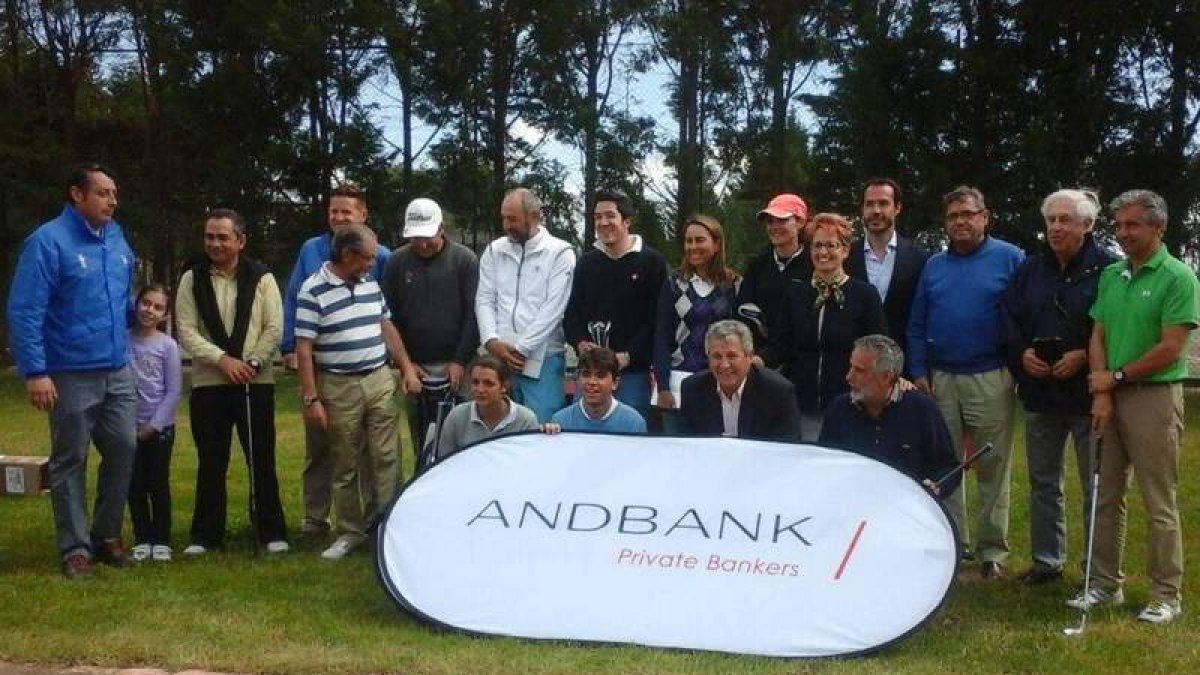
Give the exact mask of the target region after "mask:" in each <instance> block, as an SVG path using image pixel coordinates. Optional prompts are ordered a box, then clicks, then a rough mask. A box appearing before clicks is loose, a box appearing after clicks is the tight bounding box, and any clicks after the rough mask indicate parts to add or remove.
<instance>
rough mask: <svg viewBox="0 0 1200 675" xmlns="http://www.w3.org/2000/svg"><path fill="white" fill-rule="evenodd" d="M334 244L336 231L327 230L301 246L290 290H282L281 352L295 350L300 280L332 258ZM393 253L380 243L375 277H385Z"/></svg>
mask: <svg viewBox="0 0 1200 675" xmlns="http://www.w3.org/2000/svg"><path fill="white" fill-rule="evenodd" d="M332 244H333V234H332V233H330V232H326V233H325V234H322V235H318V236H316V237H313V238H312V239H309V240H308V241H306V242H304V245H303V246H301V247H300V253H299V254H298V255H297V256H296V266H295V267H293V268H292V276H290V277H288V285H287V290H286V291H284V293H283V338H282V339H280V341H279V353H280V354H291V353H292V352H294V351H296V296H297V295H298V294H299V293H300V286H301V284H303V283H304V282H305V281H306V280H307V279H308V278H309V277H311V276H312V275H313V274H314V273H315V272H316V271H317V270H319V269H321V265H324V264H325V262H326V261H327V260H329V251H330V247H331V245H332ZM391 255H392V252H391V251H390V250H388V247H386V246H384V245H383V244H380V245H379V250H378V251H377V252H376V253H375V265H374V266H373V267H372V268H371V278H372V279H374V280H375V281H380V280H382V279H383V268H384V266H385V265H387V261H388V258H389V257H390V256H391Z"/></svg>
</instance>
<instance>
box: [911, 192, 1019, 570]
mask: <svg viewBox="0 0 1200 675" xmlns="http://www.w3.org/2000/svg"><path fill="white" fill-rule="evenodd" d="M942 203H943V205H944V207H945V214H946V216H945V227H946V235H947V237H948V238H949V240H950V246H949V248H948V249H947V250H946V251H943V252H941V253H938V254H936V255H934V256H933V257H931V258H930V259H929V262H928V264H926V265H925V269H924V271H922V272H921V279H920V281H918V282H917V291H916V295H915V296H914V298H913V306H912V313H911V318H910V319H909V323H908V357H909V359H910V361H911V367H912V375H913V380H914V382H915V383H916V385H917V387H918V388H920V389H921V390H922V391H924V392H925V393H927V394H931V395H933V396H934V398H936V399H937V402H938V408H939V409H940V410H941V411H942V416H943V417H945V418H946V426H947V427H949V429H950V436H951V438H952V439H953V441H954V451H955V453H956V454H957V455H958V457H959V458H960V459H961V458H962V457H963V455H964V437H965V436H967V435H969V436H970V438H971V442H972V444H973V446H974V447H976V448H982V447H983V446H984V445H986V444H988V443H991V444H992V445H993V447H994V448H995V452H993V453H992V454H990V455H989V456H987V457H984V458H982V459H980V461H979V462H978V463H977V464H976V465H975V468H976V470H977V471H978V474H977V476H978V480H977V482H978V485H979V492H980V513H979V524H978V528H979V529H978V533H977V546H978V548H979V557H980V560H982V561H983V565H982V567H981V569H980V573H981V575H982V576H983V578H984V579H998V578H1000V577H1002V576H1003V575H1004V563H1005V560H1006V559H1007V558H1008V505H1009V475H1010V473H1011V463H1010V455H1011V451H1012V422H1013V410H1014V408H1015V399H1014V396H1013V378H1012V375H1011V374H1010V373H1009V371H1008V368H1007V367H1006V357H1007V352H1006V342H1005V337H1006V333H1005V319H1004V315H1003V313H1002V311H1001V301H1002V299H1003V296H1004V290H1005V288H1007V287H1008V283H1009V281H1010V280H1011V279H1012V278H1013V275H1014V274H1015V273H1016V270H1017V267H1018V266H1020V264H1021V261H1023V260H1024V259H1025V254H1024V253H1022V252H1021V249H1019V248H1017V247H1016V246H1013V245H1012V244H1009V243H1007V242H1003V241H1000V240H999V239H994V238H992V237H990V236H988V235H987V226H988V221H989V213H988V210H987V206H986V204H985V203H984V200H983V194H982V193H981V192H980V191H979V190H977V189H975V188H972V187H967V186H960V187H957V188H955V189H954V190H953V191H951V192H950V193H949V194H947V195H946V196H945V197H943V198H942ZM963 487H964V489H962V490H957V491H956V492H955V493H954V494H953V495H952V496H951V497H950V499H948V500H947V506H948V507H949V510H950V515H951V516H952V517H953V518H954V521H955V523H956V525H957V526H958V532H959V537H960V538H961V541H960V542H959V543H960V545H961V546H962V547H963V554H964V557H968V556H969V555H970V554H969V550H970V549H969V546H970V536H969V530H968V528H967V518H966V499H965V496H964V495H965V493H966V489H965V487H966V484H965V482H964V484H963Z"/></svg>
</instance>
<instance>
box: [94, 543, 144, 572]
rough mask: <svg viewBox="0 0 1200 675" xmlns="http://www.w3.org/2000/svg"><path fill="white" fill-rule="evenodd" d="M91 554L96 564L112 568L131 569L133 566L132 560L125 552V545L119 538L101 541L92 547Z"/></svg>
mask: <svg viewBox="0 0 1200 675" xmlns="http://www.w3.org/2000/svg"><path fill="white" fill-rule="evenodd" d="M94 549H95V550H94V551H93V552H92V555H93V557H95V559H96V562H100V563H104V564H105V565H111V566H112V567H131V566H133V564H134V562H133V558H130V557H129V554H128V553H126V552H125V544H123V543H122V542H121V538H120V537H113V538H111V539H102V540H100V542H99V543H98V544H96V545H95V546H94Z"/></svg>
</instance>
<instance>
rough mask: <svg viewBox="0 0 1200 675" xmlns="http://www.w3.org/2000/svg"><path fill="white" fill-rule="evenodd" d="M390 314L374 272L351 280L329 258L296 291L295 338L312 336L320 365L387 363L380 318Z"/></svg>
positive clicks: (347, 368) (338, 368)
mask: <svg viewBox="0 0 1200 675" xmlns="http://www.w3.org/2000/svg"><path fill="white" fill-rule="evenodd" d="M390 316H391V315H390V314H389V313H388V309H387V304H386V303H385V302H384V300H383V293H382V292H380V290H379V284H378V283H376V282H375V280H374V279H372V278H371V277H370V275H368V276H367V277H366V278H365V279H363V280H362V281H359V282H358V283H355V284H349V283H346V282H345V281H343V280H342V279H341V278H340V277H339V276H338V275H336V274H334V273H333V270H332V269H330V263H325V264H324V265H322V266H321V269H319V270H317V271H316V272H314V273H313V275H312V276H311V277H309V278H308V279H306V280H305V281H304V283H303V284H302V285H301V286H300V293H299V294H298V295H297V296H296V337H298V338H305V339H308V340H312V341H313V359H314V360H315V361H316V363H317V368H319V369H320V370H323V371H326V372H330V373H340V374H354V373H367V372H370V371H372V370H375V369H376V368H379V367H380V366H382V365H384V364H385V363H387V349H386V348H385V347H384V344H383V329H382V328H381V326H380V323H381V322H382V321H383V320H385V319H388V318H390Z"/></svg>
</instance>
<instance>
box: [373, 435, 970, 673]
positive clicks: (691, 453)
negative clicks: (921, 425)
mask: <svg viewBox="0 0 1200 675" xmlns="http://www.w3.org/2000/svg"><path fill="white" fill-rule="evenodd" d="M954 542H955V539H954V531H953V528H952V526H951V524H950V520H949V518H948V517H947V515H946V512H945V511H944V510H943V509H942V507H941V506H940V505H939V504H938V503H937V501H936V500H934V499H933V498H932V497H931V496H929V494H928V493H926V492H925V490H924V489H923V488H922V487H921V486H920V485H918V484H917V483H916V482H915V481H913V480H912V479H910V478H908V477H907V476H905V475H904V474H902V473H900V472H898V471H896V470H894V469H892V468H891V467H888V466H886V465H884V464H881V463H879V462H876V461H874V460H871V459H867V458H864V457H861V456H858V455H855V454H852V453H847V452H841V451H837V450H829V449H825V448H820V447H816V446H809V445H788V444H783V443H765V442H759V441H746V440H739V439H729V438H702V439H701V438H672V437H651V436H609V435H599V434H573V433H563V434H560V435H557V436H545V435H542V434H522V435H516V436H506V437H501V438H498V439H495V440H491V441H488V442H486V443H482V444H480V445H477V446H474V447H472V448H469V449H467V450H465V451H463V452H461V453H458V454H456V455H452V456H451V457H449V458H447V459H446V460H445V461H443V462H441V463H440V464H438V465H436V466H434V467H433V468H432V469H431V470H429V471H428V472H426V473H425V474H424V475H422V476H420V477H418V478H417V479H416V480H414V481H413V482H412V483H411V484H410V485H408V486H407V487H406V488H405V489H404V490H403V492H401V493H400V495H398V496H397V498H396V500H395V501H394V502H393V503H392V505H391V507H390V509H389V510H388V512H387V515H386V518H385V521H384V524H383V526H382V527H381V528H380V529H379V536H378V546H377V549H376V551H377V560H378V566H379V573H380V578H381V580H382V581H383V584H384V586H385V587H386V589H387V591H388V592H389V594H391V596H392V597H393V598H394V599H395V600H396V601H397V602H398V603H399V604H400V606H401V607H402V608H404V609H406V610H407V611H409V612H411V613H413V614H415V615H416V616H418V617H419V618H422V619H424V620H426V621H431V622H433V623H436V624H440V625H443V626H447V627H451V628H455V629H459V630H464V631H469V632H472V633H480V634H487V635H505V636H514V637H524V638H534V639H559V640H581V641H599V642H620V643H630V644H638V645H647V646H655V647H673V648H685V649H701V650H712V651H721V652H733V653H742V654H760V655H768V656H788V657H813V656H834V655H848V654H855V653H861V652H865V651H870V650H873V649H878V648H880V647H882V646H885V645H887V644H889V643H891V642H894V641H895V640H898V639H900V638H902V637H905V636H906V635H908V634H909V633H911V632H912V631H914V630H915V629H916V628H918V627H919V626H920V625H921V624H922V623H924V622H925V621H926V620H927V619H928V618H930V616H931V615H932V614H933V612H934V611H936V610H937V608H938V607H939V606H940V604H941V603H942V601H943V599H944V598H945V595H946V592H947V591H948V590H949V588H950V584H951V582H952V580H953V578H954V573H955V569H956V565H957V558H956V554H955V543H954Z"/></svg>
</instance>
